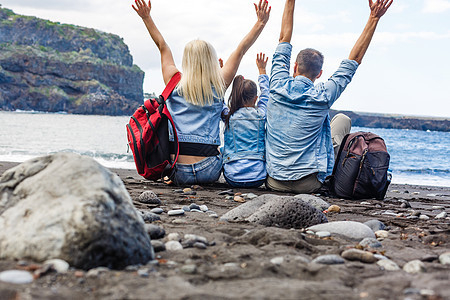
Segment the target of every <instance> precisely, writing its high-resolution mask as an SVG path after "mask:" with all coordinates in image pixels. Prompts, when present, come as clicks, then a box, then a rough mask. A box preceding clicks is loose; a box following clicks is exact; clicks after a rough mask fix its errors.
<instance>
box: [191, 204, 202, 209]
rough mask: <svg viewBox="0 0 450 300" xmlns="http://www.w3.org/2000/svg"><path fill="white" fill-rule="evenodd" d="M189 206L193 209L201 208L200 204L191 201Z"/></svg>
mask: <svg viewBox="0 0 450 300" xmlns="http://www.w3.org/2000/svg"><path fill="white" fill-rule="evenodd" d="M189 208H190V209H191V210H192V209H198V210H200V206H198V205H197V204H195V203H191V204H190V205H189Z"/></svg>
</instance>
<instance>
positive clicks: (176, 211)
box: [167, 209, 184, 216]
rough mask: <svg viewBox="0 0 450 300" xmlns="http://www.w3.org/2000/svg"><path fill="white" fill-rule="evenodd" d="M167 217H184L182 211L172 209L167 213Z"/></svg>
mask: <svg viewBox="0 0 450 300" xmlns="http://www.w3.org/2000/svg"><path fill="white" fill-rule="evenodd" d="M167 214H168V215H169V216H179V215H184V210H182V209H172V210H169V211H168V212H167Z"/></svg>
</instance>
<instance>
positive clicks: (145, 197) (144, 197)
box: [138, 191, 161, 205]
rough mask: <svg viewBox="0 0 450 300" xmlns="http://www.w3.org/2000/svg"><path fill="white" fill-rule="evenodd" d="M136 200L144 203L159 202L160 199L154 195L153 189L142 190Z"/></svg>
mask: <svg viewBox="0 0 450 300" xmlns="http://www.w3.org/2000/svg"><path fill="white" fill-rule="evenodd" d="M138 201H139V202H141V203H145V204H157V205H159V204H161V200H159V198H158V195H156V194H155V193H154V192H153V191H145V192H143V193H142V194H141V195H139V198H138Z"/></svg>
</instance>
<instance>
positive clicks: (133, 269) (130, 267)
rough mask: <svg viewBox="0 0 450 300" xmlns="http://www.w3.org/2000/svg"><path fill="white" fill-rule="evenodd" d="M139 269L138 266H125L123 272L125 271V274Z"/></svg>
mask: <svg viewBox="0 0 450 300" xmlns="http://www.w3.org/2000/svg"><path fill="white" fill-rule="evenodd" d="M139 267H140V266H139V265H131V266H127V267H126V268H125V271H127V272H135V271H137V270H139Z"/></svg>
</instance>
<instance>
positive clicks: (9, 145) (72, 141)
mask: <svg viewBox="0 0 450 300" xmlns="http://www.w3.org/2000/svg"><path fill="white" fill-rule="evenodd" d="M128 121H129V117H127V116H98V115H72V114H66V113H42V112H28V111H27V112H25V111H23V112H22V111H15V112H5V111H0V161H10V162H23V161H25V160H28V159H31V158H34V157H38V156H42V155H47V154H51V153H55V152H73V153H78V154H81V155H86V156H89V157H92V158H93V159H95V160H97V161H98V162H99V163H100V164H102V165H104V166H106V167H109V168H119V169H134V168H135V165H134V161H133V155H132V153H131V151H130V150H129V149H128V145H127V135H126V129H125V126H126V124H127V123H128ZM354 131H370V132H373V133H376V134H378V135H380V136H381V137H383V138H384V140H385V142H386V145H387V148H388V151H389V153H390V155H391V162H390V169H391V172H392V182H393V183H399V184H417V185H430V186H444V187H450V132H438V131H418V130H404V129H382V128H364V127H354V128H352V132H354Z"/></svg>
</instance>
